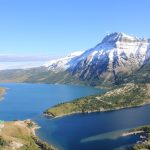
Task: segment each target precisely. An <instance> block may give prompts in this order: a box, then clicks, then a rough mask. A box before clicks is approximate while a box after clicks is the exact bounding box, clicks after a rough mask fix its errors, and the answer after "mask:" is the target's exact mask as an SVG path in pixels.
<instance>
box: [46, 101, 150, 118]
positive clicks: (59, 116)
mask: <svg viewBox="0 0 150 150" xmlns="http://www.w3.org/2000/svg"><path fill="white" fill-rule="evenodd" d="M146 105H150V103H143V104H140V105H137V106H128V107H119V108H115V109H105V110H94V111H88V112H82V111H77V112H71V113H67V114H62V115H57V116H55V115H53V114H51V113H47V112H43V115H44V116H49V117H53V118H61V117H65V116H70V115H75V114H82V115H84V114H91V113H101V112H111V111H117V110H123V109H130V108H138V107H142V106H146Z"/></svg>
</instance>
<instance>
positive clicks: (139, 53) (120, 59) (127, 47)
mask: <svg viewBox="0 0 150 150" xmlns="http://www.w3.org/2000/svg"><path fill="white" fill-rule="evenodd" d="M149 59H150V40H149V39H140V38H137V37H133V36H128V35H126V34H124V33H117V32H116V33H112V34H110V35H107V36H106V37H105V38H104V39H103V40H102V42H101V43H99V44H98V45H96V46H95V47H94V48H91V49H89V50H87V51H85V52H82V53H78V55H75V56H73V57H72V58H71V59H68V60H67V61H66V62H65V65H64V66H63V67H62V68H64V70H67V71H68V72H69V73H70V74H71V75H72V76H76V77H78V78H79V79H80V80H83V81H91V82H93V84H95V83H94V82H97V81H98V82H100V83H101V82H103V83H105V82H113V83H117V82H119V81H120V78H124V76H129V75H132V74H133V73H134V72H135V71H137V70H138V69H140V68H141V67H142V66H143V65H145V64H146V63H147V62H148V61H149ZM61 60H63V59H61ZM58 64H59V61H55V63H52V64H50V65H49V66H48V68H51V67H52V66H57V65H58ZM61 64H64V63H63V62H61ZM66 66H67V67H66ZM53 70H54V68H53ZM56 70H57V67H56V68H55V71H56ZM118 78H119V79H118Z"/></svg>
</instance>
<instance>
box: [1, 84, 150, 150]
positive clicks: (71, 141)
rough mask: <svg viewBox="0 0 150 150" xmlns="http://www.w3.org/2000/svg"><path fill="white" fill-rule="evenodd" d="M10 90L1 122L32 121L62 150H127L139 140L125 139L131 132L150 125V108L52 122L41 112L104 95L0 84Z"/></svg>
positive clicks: (81, 89)
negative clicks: (88, 97) (125, 134)
mask: <svg viewBox="0 0 150 150" xmlns="http://www.w3.org/2000/svg"><path fill="white" fill-rule="evenodd" d="M0 86H3V87H6V88H8V90H7V94H6V95H5V98H4V99H3V100H2V101H1V102H0V119H1V120H6V121H9V120H16V119H28V118H31V119H32V120H34V121H35V122H37V123H38V124H39V125H40V126H41V128H40V129H39V130H37V135H38V136H39V137H40V138H41V139H42V140H45V141H47V142H48V143H50V144H53V145H55V146H57V147H58V148H59V149H60V150H93V149H94V150H104V149H105V150H112V149H125V147H126V146H128V145H130V144H133V143H135V142H136V141H137V139H138V138H139V137H138V136H128V137H122V136H121V135H122V133H123V132H125V131H126V130H127V129H129V128H133V127H137V126H140V125H145V124H150V117H149V113H150V105H147V106H143V107H137V108H129V109H122V110H117V111H110V112H101V113H91V114H84V115H83V114H75V115H70V116H65V117H62V118H55V119H53V118H51V117H45V116H43V115H42V112H43V111H44V110H46V109H47V108H49V107H50V106H53V105H55V104H57V103H61V102H65V101H69V100H72V99H75V98H79V97H83V96H87V95H93V94H97V93H103V92H105V91H104V90H100V89H95V88H92V87H84V86H72V85H51V84H26V83H1V84H0Z"/></svg>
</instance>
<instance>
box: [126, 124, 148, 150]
mask: <svg viewBox="0 0 150 150" xmlns="http://www.w3.org/2000/svg"><path fill="white" fill-rule="evenodd" d="M133 134H138V135H139V140H138V141H137V142H136V144H134V145H133V146H132V147H130V148H129V150H149V149H150V126H149V125H148V126H141V127H138V128H135V129H131V130H129V131H128V132H127V133H124V134H123V136H129V135H133Z"/></svg>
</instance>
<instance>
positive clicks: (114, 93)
mask: <svg viewBox="0 0 150 150" xmlns="http://www.w3.org/2000/svg"><path fill="white" fill-rule="evenodd" d="M149 103H150V84H134V83H128V84H124V85H123V86H121V87H118V88H116V89H113V90H111V91H108V92H106V93H104V94H98V95H94V96H87V97H83V98H79V99H75V100H73V101H71V102H66V103H61V104H58V105H55V106H53V107H51V108H49V109H47V110H46V111H45V112H44V114H45V115H50V116H52V117H60V116H64V115H69V114H75V113H91V112H101V111H110V110H117V109H122V108H128V107H136V106H141V105H145V104H149Z"/></svg>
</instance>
